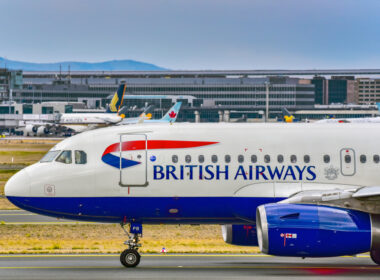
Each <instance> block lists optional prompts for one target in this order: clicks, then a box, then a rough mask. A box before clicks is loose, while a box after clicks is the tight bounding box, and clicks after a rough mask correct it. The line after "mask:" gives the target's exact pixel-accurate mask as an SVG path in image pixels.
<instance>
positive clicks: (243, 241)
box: [222, 225, 258, 246]
mask: <svg viewBox="0 0 380 280" xmlns="http://www.w3.org/2000/svg"><path fill="white" fill-rule="evenodd" d="M222 235H223V240H224V242H226V243H229V244H232V245H240V246H257V245H258V242H257V232H256V225H222Z"/></svg>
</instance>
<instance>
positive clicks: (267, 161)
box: [264, 155, 270, 163]
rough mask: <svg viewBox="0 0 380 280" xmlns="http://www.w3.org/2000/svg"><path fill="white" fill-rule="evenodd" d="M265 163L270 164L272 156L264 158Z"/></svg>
mask: <svg viewBox="0 0 380 280" xmlns="http://www.w3.org/2000/svg"><path fill="white" fill-rule="evenodd" d="M264 162H265V163H269V162H270V156H269V155H265V156H264Z"/></svg>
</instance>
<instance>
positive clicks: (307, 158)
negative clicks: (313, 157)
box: [303, 155, 310, 163]
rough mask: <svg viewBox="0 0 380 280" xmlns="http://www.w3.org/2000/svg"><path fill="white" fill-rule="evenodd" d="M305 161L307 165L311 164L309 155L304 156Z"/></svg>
mask: <svg viewBox="0 0 380 280" xmlns="http://www.w3.org/2000/svg"><path fill="white" fill-rule="evenodd" d="M303 161H304V162H305V163H309V162H310V156H309V155H304V156H303Z"/></svg>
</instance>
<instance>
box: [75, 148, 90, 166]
mask: <svg viewBox="0 0 380 280" xmlns="http://www.w3.org/2000/svg"><path fill="white" fill-rule="evenodd" d="M75 163H76V164H86V163H87V154H86V153H85V152H83V151H75Z"/></svg>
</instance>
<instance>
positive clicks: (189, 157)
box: [185, 155, 191, 163]
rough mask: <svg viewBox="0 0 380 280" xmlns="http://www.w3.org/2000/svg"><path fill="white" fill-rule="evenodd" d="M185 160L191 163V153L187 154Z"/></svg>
mask: <svg viewBox="0 0 380 280" xmlns="http://www.w3.org/2000/svg"><path fill="white" fill-rule="evenodd" d="M185 162H186V163H190V162H191V155H186V156H185Z"/></svg>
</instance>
